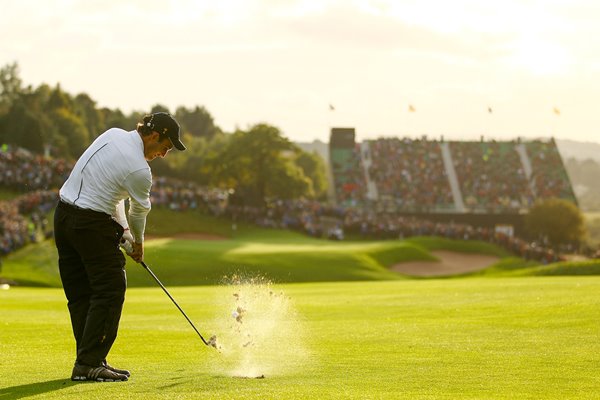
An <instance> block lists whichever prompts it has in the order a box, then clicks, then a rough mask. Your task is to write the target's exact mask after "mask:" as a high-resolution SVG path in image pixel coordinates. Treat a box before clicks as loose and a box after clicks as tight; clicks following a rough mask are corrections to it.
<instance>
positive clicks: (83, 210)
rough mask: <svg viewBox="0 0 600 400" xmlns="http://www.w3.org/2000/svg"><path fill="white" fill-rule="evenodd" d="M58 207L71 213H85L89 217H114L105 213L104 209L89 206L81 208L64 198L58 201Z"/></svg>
mask: <svg viewBox="0 0 600 400" xmlns="http://www.w3.org/2000/svg"><path fill="white" fill-rule="evenodd" d="M58 207H60V208H61V209H62V210H64V211H66V212H68V213H70V214H75V215H85V216H88V217H94V218H102V219H106V218H111V219H112V217H111V216H110V215H108V214H107V213H104V212H102V211H95V210H90V209H89V208H81V207H78V206H76V205H74V204H69V203H67V202H65V201H64V200H62V199H61V200H60V201H59V202H58Z"/></svg>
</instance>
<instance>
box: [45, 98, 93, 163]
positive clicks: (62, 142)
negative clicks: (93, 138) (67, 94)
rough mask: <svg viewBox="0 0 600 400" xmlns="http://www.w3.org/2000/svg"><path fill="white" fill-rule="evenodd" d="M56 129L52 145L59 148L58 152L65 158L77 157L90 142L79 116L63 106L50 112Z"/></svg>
mask: <svg viewBox="0 0 600 400" xmlns="http://www.w3.org/2000/svg"><path fill="white" fill-rule="evenodd" d="M50 119H51V120H52V122H53V124H54V127H55V129H56V131H55V134H54V137H53V139H54V140H53V145H54V146H55V147H57V148H58V149H59V154H60V155H62V156H63V157H65V158H77V157H79V156H80V155H81V153H83V152H84V150H85V149H86V147H87V146H88V145H89V144H90V134H89V132H88V130H87V128H86V127H85V125H84V124H83V122H82V121H81V118H79V117H77V116H76V115H75V114H73V113H71V112H70V111H69V110H67V109H65V108H59V109H56V110H54V111H52V112H51V113H50Z"/></svg>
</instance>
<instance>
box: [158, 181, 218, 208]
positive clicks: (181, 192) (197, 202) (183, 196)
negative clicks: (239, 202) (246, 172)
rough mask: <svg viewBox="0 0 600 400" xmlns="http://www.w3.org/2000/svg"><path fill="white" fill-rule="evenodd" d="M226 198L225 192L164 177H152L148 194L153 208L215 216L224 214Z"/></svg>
mask: <svg viewBox="0 0 600 400" xmlns="http://www.w3.org/2000/svg"><path fill="white" fill-rule="evenodd" d="M228 197H229V193H228V191H226V190H222V189H216V188H207V187H204V186H199V185H197V184H195V183H193V182H183V181H180V180H177V179H173V178H165V177H153V179H152V190H151V192H150V201H151V202H152V206H153V207H165V208H168V209H170V210H172V211H188V210H190V211H201V212H204V213H206V214H211V215H215V216H219V215H221V214H223V213H224V211H225V209H226V207H227V199H228Z"/></svg>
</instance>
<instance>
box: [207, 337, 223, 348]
mask: <svg viewBox="0 0 600 400" xmlns="http://www.w3.org/2000/svg"><path fill="white" fill-rule="evenodd" d="M206 345H207V346H211V347H214V348H215V349H217V350H220V349H221V346H219V344H218V343H217V335H212V336H211V337H210V338H209V339H208V341H207V342H206Z"/></svg>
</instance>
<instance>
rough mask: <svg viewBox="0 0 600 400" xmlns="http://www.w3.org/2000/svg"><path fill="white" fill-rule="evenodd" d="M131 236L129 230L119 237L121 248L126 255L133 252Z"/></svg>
mask: <svg viewBox="0 0 600 400" xmlns="http://www.w3.org/2000/svg"><path fill="white" fill-rule="evenodd" d="M132 245H133V235H132V234H131V231H130V230H129V229H127V230H125V232H123V236H122V237H121V247H122V248H123V249H124V250H125V252H126V253H127V254H131V253H132V252H133V246H132Z"/></svg>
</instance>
